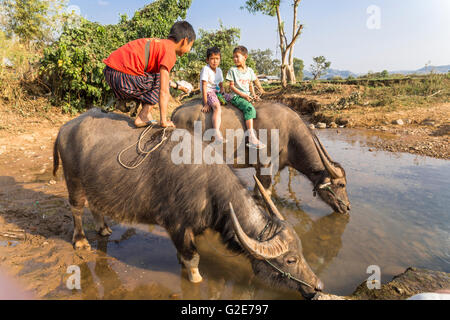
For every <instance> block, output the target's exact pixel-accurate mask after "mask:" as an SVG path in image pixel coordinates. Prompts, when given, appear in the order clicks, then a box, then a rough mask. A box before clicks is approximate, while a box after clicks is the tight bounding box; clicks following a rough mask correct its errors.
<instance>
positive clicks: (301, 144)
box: [172, 99, 350, 214]
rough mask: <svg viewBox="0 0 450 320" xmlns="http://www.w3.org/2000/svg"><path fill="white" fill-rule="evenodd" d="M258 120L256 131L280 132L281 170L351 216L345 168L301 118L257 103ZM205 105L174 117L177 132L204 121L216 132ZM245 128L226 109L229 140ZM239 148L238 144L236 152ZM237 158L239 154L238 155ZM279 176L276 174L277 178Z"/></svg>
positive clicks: (265, 179)
mask: <svg viewBox="0 0 450 320" xmlns="http://www.w3.org/2000/svg"><path fill="white" fill-rule="evenodd" d="M255 108H256V111H257V119H256V120H255V121H254V126H255V130H256V131H257V132H258V130H259V129H266V130H268V132H270V130H272V129H279V140H278V141H279V156H278V159H277V161H278V169H279V170H282V169H283V168H285V167H286V166H290V167H292V168H294V169H296V170H298V171H300V172H301V173H302V174H304V175H305V176H306V177H307V178H308V179H309V180H310V181H311V182H312V184H313V186H314V189H313V191H314V192H315V193H316V192H317V193H318V194H319V196H320V198H322V200H323V201H325V202H326V203H327V204H328V205H330V206H331V208H333V210H335V211H336V212H338V213H343V214H344V213H347V212H348V211H349V210H350V202H349V199H348V195H347V189H346V185H347V179H346V175H345V171H344V168H342V166H341V165H340V164H339V163H337V162H334V161H333V160H332V159H331V157H330V155H329V154H328V153H327V151H326V150H325V148H324V147H323V145H322V144H321V143H320V141H319V139H318V138H317V136H316V135H315V134H314V133H313V132H311V130H310V129H309V128H308V127H307V126H306V125H305V123H304V122H303V120H302V119H301V118H300V116H299V115H298V114H297V113H296V112H295V111H293V110H292V109H291V108H289V107H288V106H286V105H284V104H281V103H275V102H256V103H255ZM201 109H202V102H201V100H199V99H194V100H192V101H190V102H188V103H186V104H184V105H182V106H180V107H178V108H177V109H176V110H175V111H174V112H173V114H172V121H173V122H174V123H175V125H176V126H177V128H185V129H188V130H191V131H192V130H193V129H194V123H195V122H196V121H201V123H202V128H203V129H204V130H207V129H210V128H212V121H211V113H208V114H205V113H203V112H201ZM243 128H245V123H244V119H243V116H242V112H241V111H239V110H238V109H237V108H235V107H233V106H231V105H227V106H222V125H221V131H222V134H223V135H224V136H226V129H234V130H236V129H243ZM238 147H239V141H238V144H237V145H236V146H235V148H238ZM271 149H272V148H271V136H270V134H269V135H268V141H267V151H268V153H269V155H270V151H271ZM236 154H237V152H236ZM246 166H247V167H248V166H253V167H255V169H256V172H257V174H256V176H257V177H258V179H259V180H261V182H262V184H263V185H264V187H265V188H270V186H271V182H272V179H271V176H270V175H262V174H261V167H262V165H261V163H258V164H256V165H250V164H249V162H247V165H246ZM275 173H276V172H273V174H275Z"/></svg>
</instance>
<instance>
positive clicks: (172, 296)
mask: <svg viewBox="0 0 450 320" xmlns="http://www.w3.org/2000/svg"><path fill="white" fill-rule="evenodd" d="M179 297H180V294H179V293H172V294H171V295H170V296H169V298H170V299H178V298H179Z"/></svg>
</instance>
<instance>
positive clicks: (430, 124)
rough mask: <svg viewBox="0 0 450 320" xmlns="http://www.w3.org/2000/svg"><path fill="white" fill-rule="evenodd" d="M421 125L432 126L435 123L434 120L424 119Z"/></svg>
mask: <svg viewBox="0 0 450 320" xmlns="http://www.w3.org/2000/svg"><path fill="white" fill-rule="evenodd" d="M422 125H424V126H430V127H434V126H435V125H436V122H435V121H434V120H424V121H422Z"/></svg>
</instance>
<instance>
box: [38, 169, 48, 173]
mask: <svg viewBox="0 0 450 320" xmlns="http://www.w3.org/2000/svg"><path fill="white" fill-rule="evenodd" d="M46 170H47V168H42V169H41V170H39V174H44V173H45V171H46Z"/></svg>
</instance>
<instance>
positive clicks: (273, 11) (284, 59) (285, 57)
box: [242, 0, 303, 88]
mask: <svg viewBox="0 0 450 320" xmlns="http://www.w3.org/2000/svg"><path fill="white" fill-rule="evenodd" d="M300 2H301V0H292V1H291V3H292V7H293V11H294V12H293V22H292V37H291V39H290V40H288V38H287V36H286V32H285V31H284V27H285V25H284V21H283V19H282V17H281V12H280V4H281V0H246V1H245V6H244V7H242V8H245V9H247V10H248V11H249V12H251V13H256V12H261V13H262V14H265V15H268V16H271V17H274V16H276V17H277V23H278V25H277V26H278V35H279V37H280V49H281V85H282V87H283V88H286V87H287V83H288V82H289V83H291V84H294V83H295V82H296V79H295V71H294V55H293V54H294V45H295V42H296V41H297V39H298V37H299V36H300V34H301V32H302V30H303V25H302V24H300V22H299V21H297V17H298V6H299V4H300Z"/></svg>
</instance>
